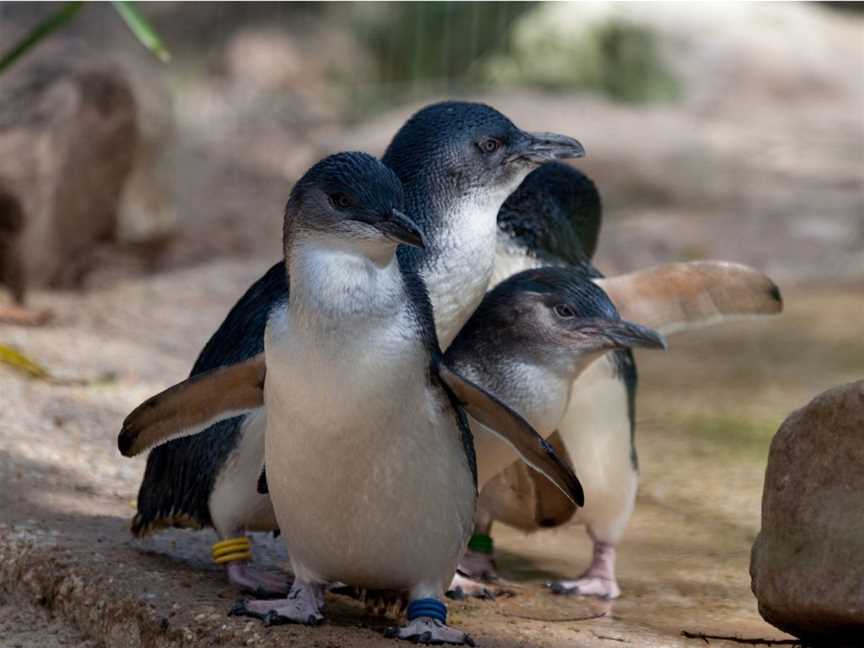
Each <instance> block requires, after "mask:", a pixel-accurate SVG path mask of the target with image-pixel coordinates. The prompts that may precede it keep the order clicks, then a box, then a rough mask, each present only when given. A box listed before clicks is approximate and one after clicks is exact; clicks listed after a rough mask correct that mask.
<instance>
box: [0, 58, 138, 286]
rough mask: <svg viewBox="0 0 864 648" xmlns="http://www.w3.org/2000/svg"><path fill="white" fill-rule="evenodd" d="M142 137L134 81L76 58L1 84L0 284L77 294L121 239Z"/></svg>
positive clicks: (24, 70)
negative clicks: (105, 247) (99, 258)
mask: <svg viewBox="0 0 864 648" xmlns="http://www.w3.org/2000/svg"><path fill="white" fill-rule="evenodd" d="M137 139H138V129H137V120H136V110H135V101H134V98H133V95H132V91H131V89H130V87H129V84H128V83H127V81H126V80H125V79H124V78H123V76H122V75H120V74H119V73H118V72H116V71H115V70H114V68H112V67H111V66H110V65H108V64H106V63H105V62H103V61H102V60H99V59H98V58H95V57H94V56H86V55H82V54H81V53H80V52H77V51H76V52H71V53H70V54H69V56H66V57H63V56H53V57H51V59H50V61H45V60H44V58H40V57H37V58H35V59H33V60H32V61H31V60H28V59H24V60H23V61H21V62H19V63H16V65H15V66H14V67H12V68H11V69H10V73H9V74H8V75H4V76H3V77H2V78H0V283H2V284H4V285H5V286H6V287H7V288H9V289H10V290H11V291H12V294H13V297H14V298H15V299H16V301H22V300H23V297H24V293H25V290H26V288H27V287H30V286H51V287H74V286H76V285H78V283H79V282H80V281H81V279H82V277H83V275H84V274H85V272H86V270H87V269H88V267H89V263H88V262H89V261H90V259H91V257H92V254H93V252H94V248H95V245H96V244H97V243H99V242H102V241H113V240H114V239H115V238H116V235H117V225H118V206H119V202H120V197H121V193H122V190H123V186H124V183H125V181H126V178H127V176H128V175H129V171H130V170H131V169H132V165H133V162H134V157H135V151H136V146H137Z"/></svg>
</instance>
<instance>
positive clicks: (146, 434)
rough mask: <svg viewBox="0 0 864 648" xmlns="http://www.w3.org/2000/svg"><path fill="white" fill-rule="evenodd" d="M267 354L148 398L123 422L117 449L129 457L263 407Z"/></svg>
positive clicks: (187, 380) (193, 377)
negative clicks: (265, 358)
mask: <svg viewBox="0 0 864 648" xmlns="http://www.w3.org/2000/svg"><path fill="white" fill-rule="evenodd" d="M265 375H266V365H265V363H264V354H263V353H261V354H258V355H257V356H254V357H253V358H250V359H249V360H245V361H243V362H239V363H237V364H233V365H227V366H225V367H219V368H218V369H213V370H211V371H206V372H204V373H200V374H196V375H195V376H192V377H191V378H188V379H186V380H184V381H183V382H180V383H177V384H176V385H174V386H173V387H169V388H168V389H166V390H165V391H163V392H161V393H159V394H156V395H155V396H152V397H151V398H148V399H147V400H146V401H144V402H143V403H141V404H140V405H139V406H138V407H136V408H135V409H134V410H132V413H131V414H129V416H127V417H126V420H124V421H123V427H122V429H121V430H120V434H119V435H118V437H117V447H118V449H119V450H120V453H121V454H122V455H123V456H125V457H134V456H135V455H137V454H140V453H141V452H144V451H145V450H149V449H150V448H152V447H154V446H157V445H160V444H162V443H165V442H167V441H170V440H171V439H176V438H178V437H182V436H189V435H191V434H197V433H198V432H202V431H203V430H206V429H207V428H209V427H210V426H211V425H213V424H214V423H218V422H219V421H222V420H225V419H229V418H233V417H235V416H240V415H241V414H245V413H247V412H250V411H252V410H254V409H257V408H259V407H263V405H264V377H265Z"/></svg>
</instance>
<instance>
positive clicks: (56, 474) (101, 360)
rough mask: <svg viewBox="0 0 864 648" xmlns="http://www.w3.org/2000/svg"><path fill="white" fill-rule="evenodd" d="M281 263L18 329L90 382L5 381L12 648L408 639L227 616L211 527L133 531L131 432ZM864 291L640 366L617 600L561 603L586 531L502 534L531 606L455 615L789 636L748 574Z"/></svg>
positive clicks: (851, 340) (499, 604) (514, 641)
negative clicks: (769, 619) (132, 413)
mask: <svg viewBox="0 0 864 648" xmlns="http://www.w3.org/2000/svg"><path fill="white" fill-rule="evenodd" d="M267 265H268V264H267V263H266V262H263V261H256V262H254V263H240V262H228V261H221V262H218V263H212V264H209V265H205V266H200V267H197V268H193V269H189V270H183V271H175V272H172V273H170V274H163V275H158V276H153V277H149V278H144V279H135V280H128V281H122V282H120V283H118V284H117V285H116V286H114V287H113V288H110V289H104V290H99V291H94V292H92V293H89V294H87V295H84V296H80V295H79V296H76V295H69V294H54V293H37V294H36V295H35V296H34V304H35V305H37V306H38V305H46V306H50V307H51V308H52V309H53V310H54V311H55V314H56V319H55V321H54V323H52V324H51V325H49V326H47V327H45V328H41V329H24V328H14V327H5V328H3V329H2V330H0V339H2V341H3V342H4V343H7V344H13V345H15V346H17V347H18V348H19V349H21V350H22V351H24V352H26V353H28V354H29V355H30V356H31V357H33V358H34V359H37V360H38V361H40V362H42V363H43V364H44V365H45V366H47V367H48V368H49V369H50V370H51V371H52V372H53V373H54V374H55V375H56V376H57V377H59V378H71V379H83V380H85V381H88V382H87V384H84V385H62V384H60V385H58V384H51V383H48V382H45V381H34V380H31V379H27V378H24V377H22V376H21V375H20V374H18V373H16V372H13V371H12V370H9V369H7V368H0V404H2V408H0V512H2V515H0V637H2V638H0V645H2V646H4V647H5V646H6V645H9V646H14V645H21V646H26V647H29V646H54V645H82V646H89V645H97V644H94V643H87V641H91V640H95V641H96V642H99V643H98V645H106V646H117V647H118V648H119V647H121V646H122V647H124V648H125V647H127V646H172V645H178V646H179V645H194V646H205V645H206V646H210V645H226V646H235V645H236V646H241V645H261V646H277V645H279V646H289V645H303V646H321V647H324V646H328V647H336V646H379V645H380V646H386V645H392V643H391V642H390V641H389V640H385V639H384V638H382V637H381V636H380V634H379V631H380V630H381V629H382V628H384V627H386V626H387V625H389V624H391V623H392V620H390V619H385V618H369V617H367V616H366V614H365V612H364V610H363V609H362V607H361V606H360V605H359V604H358V603H356V602H353V601H350V600H348V599H345V598H341V597H337V596H330V597H329V598H328V601H327V603H328V622H327V623H326V624H325V625H324V626H322V627H318V628H301V627H278V628H272V629H266V628H264V627H262V626H261V625H260V624H258V623H257V622H254V621H251V620H248V619H236V618H229V617H227V616H226V613H227V611H228V609H229V608H230V607H231V603H232V601H233V600H234V598H235V595H234V593H233V592H232V591H231V590H230V589H229V588H228V587H227V586H226V584H225V581H224V580H223V578H222V574H221V573H220V572H219V571H218V570H217V569H216V567H215V566H214V565H212V564H210V563H209V557H208V554H209V551H208V548H209V544H210V543H211V542H212V540H213V535H212V533H211V532H209V531H205V532H179V531H178V532H171V533H165V534H162V535H160V536H157V537H156V538H154V539H153V540H149V541H147V542H143V543H140V542H134V541H132V539H131V538H130V536H129V535H128V532H127V530H126V525H127V522H128V519H129V518H130V516H131V514H132V508H131V504H130V502H131V501H132V500H134V497H135V493H136V490H137V484H138V481H139V479H140V475H141V473H142V471H143V467H144V461H143V459H138V460H131V461H130V460H126V459H123V458H122V457H120V456H119V454H118V453H117V452H116V450H115V437H116V433H117V431H118V430H119V424H120V421H121V420H122V418H123V417H124V416H125V414H127V413H128V411H129V410H130V409H131V408H132V407H133V406H134V405H136V404H137V403H138V402H140V401H141V400H142V399H143V398H145V397H146V396H148V395H150V394H152V393H154V392H155V391H157V390H159V389H161V388H163V387H165V386H167V385H168V384H170V383H172V382H174V381H176V380H178V379H180V378H182V377H184V375H185V374H186V373H187V372H188V369H189V367H190V366H191V363H192V360H193V358H194V356H195V354H196V353H197V351H198V349H199V348H200V346H201V344H202V343H203V342H204V341H205V339H206V338H207V336H208V335H209V334H210V333H211V331H212V330H213V329H214V328H215V327H216V325H217V324H218V323H219V321H220V320H221V318H222V317H223V316H224V313H225V312H226V310H227V308H228V307H229V306H230V305H231V304H232V303H233V301H234V300H235V299H236V298H237V297H238V296H239V294H240V293H241V292H242V291H243V289H244V288H245V287H246V286H247V285H248V283H249V282H250V281H251V280H252V279H253V278H254V277H255V276H257V274H258V273H259V272H260V271H261V270H262V269H264V268H265V267H267ZM862 288H864V286H862V285H860V284H858V285H850V286H848V287H846V288H838V287H834V288H832V289H830V290H829V289H825V288H820V287H817V286H809V287H789V286H784V291H785V296H786V303H787V310H786V313H785V314H784V315H782V316H781V317H779V318H774V319H771V320H758V321H750V322H743V323H738V324H734V325H727V326H725V327H719V328H714V329H710V330H706V331H702V332H697V333H688V334H683V335H679V336H676V337H674V338H672V340H671V342H672V349H671V351H670V352H668V353H666V354H657V353H654V354H644V355H643V356H642V357H640V367H641V370H642V385H643V389H642V391H641V395H640V402H639V416H638V418H639V421H640V424H639V431H638V443H639V449H640V458H641V465H642V475H643V479H642V484H641V490H640V496H639V502H638V504H637V508H636V513H635V515H634V517H633V520H632V522H631V524H630V527H629V529H628V532H627V534H626V537H625V541H624V543H623V545H622V546H621V550H620V565H619V574H620V580H621V586H622V589H623V592H624V594H623V597H622V598H621V599H620V600H619V601H616V602H615V603H611V604H610V603H602V602H597V601H591V600H585V599H578V598H560V597H556V596H553V595H552V594H550V593H548V592H547V591H545V590H544V589H543V587H542V583H543V582H544V581H545V580H547V579H549V578H552V577H563V576H573V575H576V574H578V573H579V572H580V571H581V570H582V568H583V566H584V564H585V562H586V560H587V559H588V556H589V555H590V546H589V544H588V542H587V539H586V537H585V534H584V533H583V531H582V530H581V529H580V528H576V527H568V528H562V529H557V530H552V531H544V532H541V533H537V534H534V535H530V536H529V535H524V534H521V533H519V532H516V531H512V530H509V529H506V528H504V527H500V528H498V529H496V540H497V544H498V547H499V550H500V563H501V565H500V566H501V571H502V574H503V576H504V577H505V579H506V580H507V584H508V585H509V586H510V587H511V588H512V589H513V590H514V591H515V593H516V595H515V596H512V597H507V598H499V599H498V600H496V601H494V602H484V601H468V602H454V603H452V604H451V606H450V608H451V622H452V623H454V624H456V625H459V626H461V627H463V628H465V629H466V630H467V631H469V632H470V633H471V634H472V636H473V637H474V639H475V640H477V642H478V644H480V645H484V646H501V647H514V648H515V647H516V646H525V647H529V646H531V647H533V646H538V647H539V646H548V647H562V648H563V647H564V646H568V647H574V646H576V647H579V646H615V645H620V644H630V645H637V646H699V645H703V644H702V642H701V641H697V640H691V639H685V638H683V637H682V636H681V632H682V630H688V631H693V632H705V633H709V634H722V635H739V636H750V637H764V638H781V637H782V636H783V635H782V634H781V633H779V632H778V631H776V630H774V629H773V628H771V627H770V626H768V625H767V624H765V623H764V622H763V621H762V620H761V619H760V617H759V616H758V614H757V612H756V604H755V600H754V599H753V597H752V595H751V593H750V588H749V576H748V562H749V550H750V546H751V543H752V541H753V538H754V537H755V534H756V532H757V531H758V527H759V504H760V498H761V485H762V479H763V472H764V461H765V458H766V456H767V448H768V443H769V441H770V437H771V435H772V434H773V431H774V430H775V429H776V427H777V426H778V424H779V423H780V421H781V420H782V418H783V417H784V416H785V414H786V413H788V412H789V411H790V410H791V409H793V408H795V407H799V406H801V405H803V404H805V403H806V402H807V401H808V400H809V399H810V398H811V397H812V396H814V395H816V394H817V393H818V392H820V391H821V390H823V389H825V388H828V387H830V386H832V385H835V384H838V383H842V382H847V381H851V380H853V379H856V378H860V370H861V367H862V366H864V349H862V347H861V345H860V335H859V331H858V330H857V327H856V325H855V323H854V321H853V319H854V318H851V317H850V316H851V315H852V313H853V308H854V307H855V306H854V305H855V304H856V303H857V304H858V305H859V307H860V297H861V294H862ZM256 548H257V549H258V550H259V551H258V556H259V558H262V559H263V560H264V562H266V563H268V564H269V565H271V566H272V567H273V568H274V569H276V568H278V565H279V564H280V560H281V559H282V558H283V557H284V552H283V551H282V549H281V547H280V546H279V544H278V541H273V540H272V539H269V538H265V537H263V536H261V537H258V538H256ZM262 549H263V551H261V550H262ZM598 615H602V616H598ZM590 617H596V618H590ZM85 638H86V639H85ZM4 642H5V643H4ZM10 642H11V643H10ZM16 642H17V643H16ZM52 642H53V643H52ZM64 642H65V643H64ZM711 645H716V646H724V645H730V646H731V645H733V644H731V643H728V642H722V641H712V643H711Z"/></svg>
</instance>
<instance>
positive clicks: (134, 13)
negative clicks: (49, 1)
mask: <svg viewBox="0 0 864 648" xmlns="http://www.w3.org/2000/svg"><path fill="white" fill-rule="evenodd" d="M92 4H94V5H95V4H96V3H92ZM111 5H112V6H113V7H114V10H115V11H116V12H117V13H118V14H119V15H120V17H121V18H122V19H123V22H124V23H126V26H127V27H129V29H130V30H131V31H132V33H133V34H134V35H135V37H136V38H137V39H138V40H139V41H140V42H141V44H142V45H144V47H146V48H147V49H148V50H150V51H151V52H152V53H153V55H154V56H156V57H157V58H158V59H159V60H160V61H163V62H165V61H168V60H169V59H170V58H171V55H170V54H169V52H168V50H167V49H165V47H164V46H163V45H162V42H161V41H160V40H159V37H158V36H157V35H156V32H155V31H154V30H153V28H152V27H151V26H150V23H149V22H147V20H146V19H145V18H144V16H142V15H141V13H140V12H139V11H138V9H137V8H136V7H135V5H134V3H132V2H128V1H126V0H117V1H115V2H112V3H111ZM83 6H84V3H83V2H66V3H64V4H63V5H61V6H60V8H59V9H58V10H57V11H55V12H52V13H51V14H49V15H48V16H46V17H45V18H43V19H42V21H41V22H39V24H37V25H36V26H35V27H34V28H33V29H31V30H30V33H28V34H27V35H26V36H25V37H24V38H22V39H21V40H20V41H18V42H17V43H16V44H15V45H13V46H12V48H11V49H9V50H8V51H7V52H5V53H4V54H3V55H2V56H0V73H2V72H4V71H5V70H6V69H8V68H9V67H10V66H11V65H12V64H13V63H14V62H15V61H17V60H18V59H19V58H20V57H21V56H23V55H24V54H26V53H27V52H28V51H30V50H31V49H33V48H34V47H36V45H38V44H39V43H41V42H42V41H44V40H45V38H47V37H48V36H50V35H51V34H53V33H54V32H55V31H57V30H58V29H60V28H61V27H63V26H64V25H66V24H68V23H69V22H70V21H71V20H72V19H73V18H74V17H75V16H77V15H78V12H79V11H80V10H81V8H82V7H83Z"/></svg>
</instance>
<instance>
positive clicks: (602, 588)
mask: <svg viewBox="0 0 864 648" xmlns="http://www.w3.org/2000/svg"><path fill="white" fill-rule="evenodd" d="M546 586H547V587H548V588H549V589H551V590H552V592H553V593H555V594H564V595H569V596H596V597H597V598H603V599H616V598H618V597H619V596H621V589H620V588H619V587H618V583H617V581H616V580H615V579H614V578H613V579H608V578H605V577H603V576H582V577H580V578H577V579H576V580H561V581H552V582H551V583H547V584H546Z"/></svg>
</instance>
